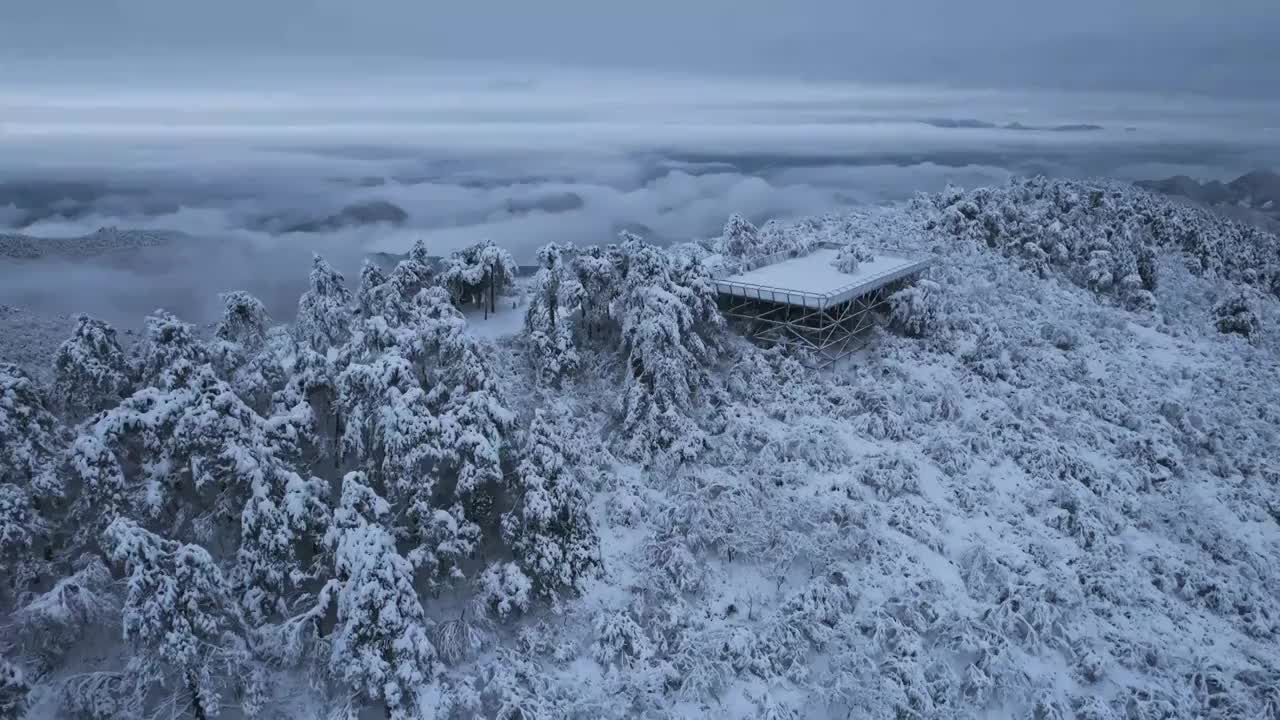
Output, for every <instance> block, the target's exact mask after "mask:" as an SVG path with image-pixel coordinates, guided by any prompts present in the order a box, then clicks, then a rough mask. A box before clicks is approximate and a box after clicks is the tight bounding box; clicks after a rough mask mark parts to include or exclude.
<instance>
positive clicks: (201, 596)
mask: <svg viewBox="0 0 1280 720" xmlns="http://www.w3.org/2000/svg"><path fill="white" fill-rule="evenodd" d="M104 540H105V544H106V546H107V547H108V548H109V552H110V556H111V559H112V561H113V562H115V563H117V564H118V565H120V566H122V567H123V569H124V574H125V583H126V595H125V604H124V616H123V629H124V638H125V640H126V641H127V642H128V643H129V644H130V646H132V647H133V649H134V651H135V654H134V656H133V657H132V659H131V660H130V661H129V673H130V674H131V675H132V677H133V681H134V682H135V683H137V684H138V685H140V686H142V687H149V686H157V685H158V686H170V687H172V686H173V685H174V684H177V686H178V687H181V688H182V692H183V693H184V694H185V697H184V700H183V702H182V703H181V704H179V705H178V706H179V707H182V706H184V705H185V706H189V707H190V709H191V712H192V714H193V715H194V716H195V717H196V718H200V719H203V718H208V717H214V716H216V715H218V714H219V710H220V706H221V698H222V692H223V690H224V689H225V688H226V687H227V686H228V685H230V684H233V683H234V682H235V677H236V676H235V675H234V673H235V672H236V667H237V666H238V665H240V664H241V663H243V662H244V661H245V659H246V654H245V653H246V651H245V645H244V639H243V635H242V632H243V627H242V623H241V621H240V619H239V617H238V614H237V612H236V605H235V603H234V602H233V601H232V600H231V592H230V587H229V586H228V584H227V582H226V580H225V579H224V578H223V575H222V571H221V570H220V569H219V568H218V566H217V564H216V563H215V562H214V561H213V558H212V557H210V555H209V553H208V552H207V551H206V550H205V549H204V548H202V547H200V546H198V545H184V544H182V543H178V542H175V541H173V540H168V539H165V538H162V537H160V536H158V535H155V534H153V533H151V532H148V531H147V530H145V529H143V528H141V527H139V526H138V525H137V524H136V523H134V522H132V521H131V520H127V519H124V518H118V519H116V520H115V521H114V522H112V523H111V525H110V526H108V527H107V530H106V533H105V538H104Z"/></svg>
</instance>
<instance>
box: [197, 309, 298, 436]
mask: <svg viewBox="0 0 1280 720" xmlns="http://www.w3.org/2000/svg"><path fill="white" fill-rule="evenodd" d="M219 297H221V299H222V302H223V310H222V320H221V321H220V322H219V323H218V324H217V326H216V327H215V328H214V339H213V342H212V343H210V347H209V349H210V355H211V356H212V359H213V365H214V367H215V368H216V370H217V372H218V376H219V377H221V378H223V379H225V380H226V381H227V382H229V383H230V384H231V386H232V387H233V388H235V390H236V394H238V395H239V396H240V397H241V398H242V399H243V400H244V401H245V402H246V403H248V404H249V406H250V407H252V408H253V409H254V410H255V411H257V412H267V411H268V410H269V408H270V404H271V397H272V394H273V393H274V392H275V391H277V390H279V389H281V388H283V387H284V385H285V383H286V382H288V378H287V374H286V372H285V369H284V368H283V367H282V364H281V361H280V356H281V355H282V354H284V353H286V352H287V351H288V350H289V348H288V347H287V345H288V342H287V340H286V338H285V334H284V333H285V330H284V328H279V329H274V328H272V327H271V317H270V315H268V314H267V308H266V306H265V305H263V304H262V301H260V300H258V298H256V297H254V296H253V295H251V294H249V293H247V292H245V291H243V290H236V291H233V292H228V293H223V294H222V295H220V296H219Z"/></svg>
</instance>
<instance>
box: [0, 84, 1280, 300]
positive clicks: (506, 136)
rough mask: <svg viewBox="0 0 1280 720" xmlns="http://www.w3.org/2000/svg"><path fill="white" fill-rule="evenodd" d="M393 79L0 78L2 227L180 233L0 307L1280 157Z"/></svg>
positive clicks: (1187, 108) (945, 120) (874, 116)
mask: <svg viewBox="0 0 1280 720" xmlns="http://www.w3.org/2000/svg"><path fill="white" fill-rule="evenodd" d="M403 83H404V80H403V79H398V80H397V79H394V78H392V79H386V78H382V79H373V80H371V81H369V82H367V83H363V84H360V85H350V86H341V85H338V84H334V85H332V86H330V87H327V88H325V89H323V90H316V91H312V92H302V91H296V92H294V93H293V94H288V95H273V94H270V93H267V92H265V91H262V90H259V91H239V92H214V91H212V90H204V91H200V92H194V91H182V92H178V91H164V92H162V91H158V90H152V91H146V92H133V93H129V92H122V93H119V94H110V93H106V92H102V91H99V92H96V93H95V92H70V91H56V90H50V89H47V88H45V89H40V90H38V91H36V90H30V89H28V90H26V91H22V90H20V89H17V90H15V89H12V88H11V89H9V90H4V91H0V116H3V117H5V118H7V120H6V125H5V126H4V127H3V130H2V131H0V153H3V155H4V157H5V158H6V163H5V165H4V166H3V167H0V230H3V229H4V228H8V229H9V231H12V232H21V233H24V234H29V235H36V236H45V237H58V236H75V235H83V234H86V233H90V232H93V231H95V230H96V229H98V228H99V227H103V226H118V227H124V228H143V229H156V230H176V231H181V232H183V233H187V234H189V235H190V236H192V241H191V242H188V243H184V244H182V245H181V248H180V249H171V250H170V251H168V252H169V253H170V254H169V255H163V256H162V255H160V254H156V253H153V255H154V256H155V259H154V261H153V262H149V263H145V264H142V265H137V266H135V265H131V264H130V263H128V262H117V263H115V264H112V265H110V266H104V265H103V264H102V263H95V264H85V263H66V262H62V261H53V260H45V261H43V262H42V263H40V264H39V266H38V267H35V266H32V264H31V263H26V264H20V263H16V262H14V261H4V260H0V303H10V304H23V305H27V306H39V307H45V308H49V309H53V310H57V311H62V312H65V311H73V310H79V309H84V308H100V309H101V310H102V311H103V312H104V313H106V314H112V315H114V316H116V317H117V318H128V317H130V316H136V315H140V314H141V313H142V312H145V311H146V310H149V309H152V308H153V307H155V306H157V305H167V306H170V307H171V308H174V309H179V310H181V311H182V312H184V313H188V314H190V316H191V319H193V320H198V321H206V320H209V319H212V317H213V314H214V313H215V311H216V293H217V291H220V290H225V289H233V288H245V289H249V290H251V291H254V292H256V293H259V294H261V295H263V296H264V299H266V300H267V301H268V304H269V307H271V309H272V311H273V312H274V313H276V314H277V315H279V316H282V317H287V316H289V315H290V314H291V313H292V307H293V302H294V299H295V298H296V295H297V293H298V291H300V289H301V286H302V283H303V282H304V281H305V274H306V269H307V257H308V256H309V254H310V253H311V252H313V251H321V252H324V253H326V254H328V255H331V256H333V259H334V260H335V261H337V262H338V263H339V265H340V266H342V267H344V268H345V269H346V270H348V271H354V270H355V269H356V268H357V267H358V262H359V258H360V257H362V256H363V254H364V253H366V252H369V251H377V250H381V251H391V252H398V251H402V250H404V249H405V248H407V247H408V245H409V244H410V243H412V241H413V240H415V239H417V238H419V237H422V238H425V239H426V240H427V241H428V243H429V244H430V245H431V246H432V247H433V249H435V250H436V251H437V252H440V253H447V252H448V251H450V250H453V249H456V248H458V247H461V246H463V245H466V244H469V243H472V242H476V241H478V240H481V239H486V238H487V239H492V240H495V241H496V242H499V243H501V244H503V245H505V246H507V247H509V248H510V249H511V250H512V252H513V253H514V254H515V255H516V256H517V258H519V259H524V260H528V259H529V258H531V257H532V254H533V250H534V249H535V248H536V247H538V246H539V245H541V244H543V243H546V242H550V241H557V242H574V243H583V244H587V243H599V242H608V241H610V240H611V239H612V238H613V237H614V236H615V235H616V233H617V232H618V231H619V230H621V229H630V230H634V231H637V232H640V233H642V234H644V235H646V236H648V237H649V238H651V239H653V240H655V241H659V242H662V241H669V240H684V239H688V238H691V237H699V236H707V235H712V234H715V233H716V232H717V231H718V229H719V228H720V226H721V225H722V224H723V222H724V220H725V218H726V216H727V215H728V214H730V213H733V212H741V213H744V214H746V215H748V216H750V217H752V218H754V219H757V220H765V219H768V218H788V217H795V216H802V215H809V214H814V213H821V212H826V211H830V210H838V209H840V208H842V207H849V206H852V205H859V204H865V203H879V202H887V201H893V200H898V199H902V198H906V197H909V196H910V195H911V194H912V193H914V192H918V191H928V190H936V189H940V188H941V187H943V186H945V185H946V184H947V183H955V184H959V185H964V186H974V185H985V184H992V183H1001V182H1004V181H1005V180H1006V179H1007V178H1008V176H1009V175H1010V174H1014V173H1018V174H1028V173H1045V174H1051V175H1076V176H1079V175H1110V176H1116V177H1124V178H1140V177H1151V176H1152V175H1153V174H1172V173H1173V172H1189V173H1190V174H1195V175H1198V176H1201V177H1223V176H1229V175H1232V174H1233V173H1234V174H1238V173H1239V172H1242V171H1244V170H1247V169H1250V168H1251V167H1253V166H1256V165H1260V164H1270V163H1274V162H1276V160H1277V158H1278V157H1280V155H1278V154H1277V147H1280V139H1278V138H1277V132H1278V131H1277V129H1276V127H1277V125H1280V123H1276V122H1275V120H1274V119H1275V117H1276V116H1275V115H1274V114H1272V110H1273V108H1271V107H1269V106H1267V105H1265V104H1258V103H1222V102H1212V103H1209V102H1203V103H1188V102H1186V101H1180V102H1171V101H1168V100H1161V99H1159V98H1151V99H1146V100H1143V101H1141V102H1138V101H1136V100H1134V99H1132V98H1126V97H1124V96H1114V95H1097V94H1092V95H1062V94H1052V93H1034V94H1027V93H1009V92H982V93H963V92H958V91H954V90H924V89H920V88H895V87H855V86H835V85H801V84H789V83H758V82H757V83H746V82H715V83H711V82H706V81H699V80H695V79H693V78H688V77H685V78H675V79H673V78H663V77H658V76H652V75H602V74H586V73H559V74H546V75H533V74H528V73H526V74H520V73H511V72H507V73H496V74H495V73H487V74H441V75H438V76H432V78H431V79H430V82H429V83H425V81H423V82H420V83H419V85H420V87H418V89H417V90H416V91H411V89H410V88H409V87H407V86H405V85H404V84H403ZM424 83H425V84H424ZM1135 108H1136V109H1135ZM1009 125H1013V128H1015V129H1010V128H1009V127H1006V126H1009ZM1061 126H1067V128H1066V130H1062V129H1061ZM1084 126H1088V127H1087V128H1086V127H1084ZM1026 128H1035V129H1026ZM1052 128H1059V129H1058V130H1056V131H1055V130H1053V129H1052ZM1157 170H1158V171H1159V172H1153V171H1157ZM299 230H301V231H304V232H297V231H299ZM290 231H294V232H290Z"/></svg>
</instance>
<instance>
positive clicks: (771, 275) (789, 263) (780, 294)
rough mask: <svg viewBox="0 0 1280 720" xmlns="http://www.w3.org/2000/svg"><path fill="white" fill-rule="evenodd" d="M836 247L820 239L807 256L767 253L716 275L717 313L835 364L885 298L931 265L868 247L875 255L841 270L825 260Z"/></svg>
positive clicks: (758, 336)
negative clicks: (850, 270) (849, 269)
mask: <svg viewBox="0 0 1280 720" xmlns="http://www.w3.org/2000/svg"><path fill="white" fill-rule="evenodd" d="M840 247H841V246H840V245H835V244H827V243H824V244H822V245H819V246H818V247H817V248H815V249H814V250H813V251H812V252H810V253H808V254H806V255H800V256H791V255H789V254H785V253H783V254H778V255H771V256H768V257H765V258H762V259H761V260H759V261H757V262H756V263H754V264H753V267H751V268H750V269H747V270H744V271H742V272H739V273H735V274H733V275H728V276H725V277H719V278H716V280H715V284H716V291H717V293H718V294H719V302H720V310H721V312H722V313H723V314H724V315H725V317H727V318H729V319H730V320H731V321H734V322H736V323H738V324H741V325H744V326H745V328H746V335H747V336H748V337H751V338H752V339H755V340H757V341H760V342H762V343H765V344H777V343H786V344H791V345H794V346H798V347H800V348H802V349H805V350H808V351H810V355H811V357H812V358H813V363H812V364H814V365H816V366H818V367H827V366H830V365H832V364H834V363H835V362H837V361H838V360H840V359H842V358H844V357H846V356H848V355H849V354H851V353H853V352H854V351H856V350H857V349H858V348H859V347H860V346H861V344H860V343H859V338H860V337H861V336H862V335H863V334H864V333H865V331H866V330H868V329H869V328H870V327H871V326H872V324H873V322H874V316H873V313H874V312H875V311H877V310H880V309H882V308H883V307H884V306H885V305H886V304H887V302H888V298H889V296H890V295H891V294H893V293H894V292H897V291H898V290H899V289H901V288H902V287H904V286H906V285H907V284H909V283H911V282H914V281H915V279H916V278H918V277H920V276H921V275H922V274H923V273H924V272H925V271H926V270H928V269H929V266H930V265H931V262H930V261H929V260H923V259H913V258H907V257H903V256H901V255H897V254H894V253H889V252H881V251H879V250H876V249H874V248H873V249H871V254H872V255H873V256H874V258H875V259H874V260H871V261H870V262H864V263H862V264H861V265H860V266H859V267H858V270H857V272H855V273H844V272H840V271H839V270H837V269H836V268H835V266H833V265H832V264H831V263H832V261H834V260H835V259H836V256H837V255H838V254H839V252H840Z"/></svg>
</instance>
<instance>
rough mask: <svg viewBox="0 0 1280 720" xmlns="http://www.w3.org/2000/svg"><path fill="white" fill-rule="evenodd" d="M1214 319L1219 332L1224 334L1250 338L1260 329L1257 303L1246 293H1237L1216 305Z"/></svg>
mask: <svg viewBox="0 0 1280 720" xmlns="http://www.w3.org/2000/svg"><path fill="white" fill-rule="evenodd" d="M1213 317H1214V324H1215V326H1216V327H1217V328H1218V332H1220V333H1223V334H1228V333H1235V334H1237V335H1243V336H1245V337H1246V338H1248V337H1252V336H1253V335H1254V334H1256V333H1257V332H1258V329H1259V328H1260V323H1259V322H1258V311H1257V307H1256V303H1255V302H1254V301H1253V299H1252V298H1251V297H1250V296H1249V295H1247V294H1245V293H1237V294H1235V295H1232V296H1230V297H1227V298H1225V299H1224V300H1222V301H1220V302H1219V303H1218V304H1216V305H1214V306H1213Z"/></svg>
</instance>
